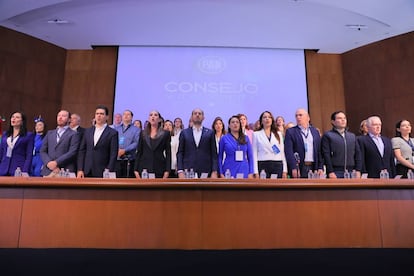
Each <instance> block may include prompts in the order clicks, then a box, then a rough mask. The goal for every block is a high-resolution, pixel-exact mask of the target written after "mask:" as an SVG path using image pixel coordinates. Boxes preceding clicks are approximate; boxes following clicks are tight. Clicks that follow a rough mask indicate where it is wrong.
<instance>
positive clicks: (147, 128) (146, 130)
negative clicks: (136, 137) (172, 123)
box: [142, 110, 163, 136]
mask: <svg viewBox="0 0 414 276" xmlns="http://www.w3.org/2000/svg"><path fill="white" fill-rule="evenodd" d="M153 111H154V112H157V113H158V117H159V118H160V119H159V121H158V127H157V136H158V135H159V133H161V131H162V130H163V129H162V126H163V122H162V121H161V120H163V119H162V116H161V113H160V112H159V111H157V110H153ZM151 112H152V111H151ZM142 134H143V135H145V136H151V124H150V123H149V122H148V124H146V126H145V128H144V131H142Z"/></svg>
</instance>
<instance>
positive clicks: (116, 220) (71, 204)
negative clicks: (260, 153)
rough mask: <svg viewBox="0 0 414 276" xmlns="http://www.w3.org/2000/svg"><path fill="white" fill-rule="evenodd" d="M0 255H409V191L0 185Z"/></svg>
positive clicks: (382, 187)
mask: <svg viewBox="0 0 414 276" xmlns="http://www.w3.org/2000/svg"><path fill="white" fill-rule="evenodd" d="M0 247H2V248H134V249H249V248H255V249H269V248H354V247H363V248H414V182H413V181H410V180H394V179H393V180H379V179H375V180H374V179H364V180H362V179H359V180H354V179H350V180H330V179H323V180H316V179H315V180H294V179H287V180H282V179H278V180H271V179H266V180H253V179H252V180H247V179H246V180H244V179H241V180H238V179H237V180H219V179H197V180H178V179H175V180H174V179H168V180H163V179H152V180H136V179H58V178H54V179H52V178H14V177H0Z"/></svg>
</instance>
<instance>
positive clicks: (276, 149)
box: [272, 145, 280, 154]
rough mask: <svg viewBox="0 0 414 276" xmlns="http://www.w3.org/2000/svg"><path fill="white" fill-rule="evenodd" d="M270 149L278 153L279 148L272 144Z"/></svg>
mask: <svg viewBox="0 0 414 276" xmlns="http://www.w3.org/2000/svg"><path fill="white" fill-rule="evenodd" d="M272 150H273V152H274V153H275V154H278V153H279V152H280V149H279V148H278V147H277V146H276V145H273V146H272Z"/></svg>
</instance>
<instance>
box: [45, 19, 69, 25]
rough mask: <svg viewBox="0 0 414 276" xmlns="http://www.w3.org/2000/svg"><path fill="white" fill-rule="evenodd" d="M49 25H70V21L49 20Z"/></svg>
mask: <svg viewBox="0 0 414 276" xmlns="http://www.w3.org/2000/svg"><path fill="white" fill-rule="evenodd" d="M47 23H49V24H69V20H64V19H58V18H56V19H51V20H48V21H47Z"/></svg>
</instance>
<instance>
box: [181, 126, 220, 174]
mask: <svg viewBox="0 0 414 276" xmlns="http://www.w3.org/2000/svg"><path fill="white" fill-rule="evenodd" d="M217 157H218V155H217V145H216V138H215V136H214V132H213V131H212V130H211V129H208V128H205V127H203V130H202V133H201V139H200V143H199V145H198V147H197V146H196V143H195V140H194V136H193V129H192V128H187V129H184V130H182V131H181V133H180V138H179V144H178V152H177V169H178V170H184V169H191V168H193V169H194V172H197V174H198V177H200V176H201V174H202V173H208V174H211V172H213V171H217V168H218V165H217Z"/></svg>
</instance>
